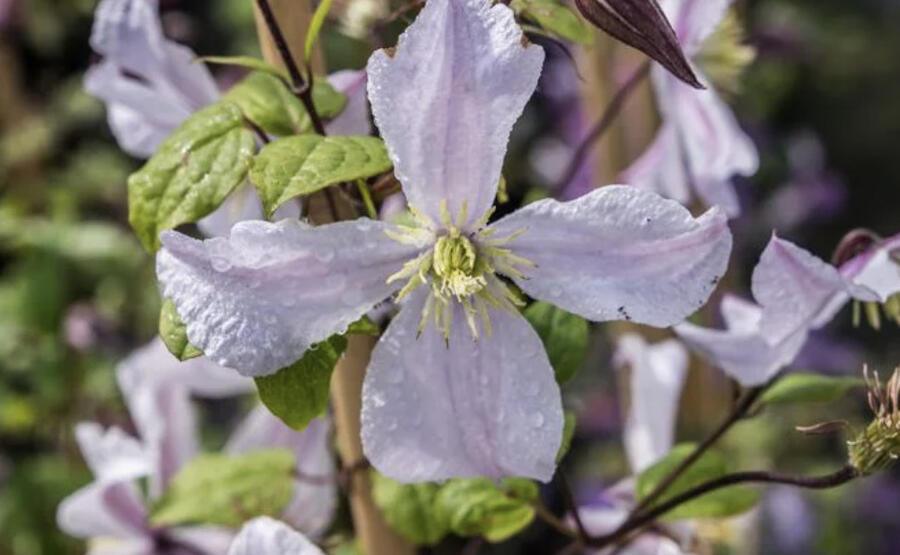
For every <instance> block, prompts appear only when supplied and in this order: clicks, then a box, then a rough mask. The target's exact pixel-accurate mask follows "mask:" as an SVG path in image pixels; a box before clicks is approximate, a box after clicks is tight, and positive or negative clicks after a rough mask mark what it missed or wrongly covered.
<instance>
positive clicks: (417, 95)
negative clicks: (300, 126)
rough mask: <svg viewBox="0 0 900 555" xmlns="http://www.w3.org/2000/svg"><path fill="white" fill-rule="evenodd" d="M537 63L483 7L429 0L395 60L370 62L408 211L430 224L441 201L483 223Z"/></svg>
mask: <svg viewBox="0 0 900 555" xmlns="http://www.w3.org/2000/svg"><path fill="white" fill-rule="evenodd" d="M543 60H544V51H543V50H542V49H541V48H540V47H538V46H533V45H526V44H525V41H524V39H523V36H522V31H521V29H520V28H519V26H518V24H517V23H516V22H515V18H514V17H513V12H512V11H511V10H510V9H509V8H508V7H507V6H505V5H503V4H499V3H498V4H495V5H493V6H491V3H490V2H489V1H488V0H438V1H434V2H426V4H425V8H424V9H423V10H422V11H421V12H420V13H419V15H418V17H417V18H416V20H415V21H414V22H413V23H412V25H410V26H409V27H408V28H407V29H406V31H405V32H404V33H403V35H401V37H400V41H399V43H398V44H397V48H396V51H395V52H393V54H390V53H388V52H387V51H385V50H379V51H377V52H375V53H374V54H373V55H372V57H371V58H369V64H368V74H369V85H368V89H369V101H370V102H371V103H372V111H373V113H374V115H375V122H376V124H377V125H378V129H379V130H380V131H381V135H382V136H383V137H384V140H385V142H386V143H387V148H388V152H389V153H390V156H391V159H392V160H393V161H394V170H395V172H396V174H397V178H398V179H399V180H400V182H401V183H402V184H403V191H404V192H405V193H406V197H407V199H409V202H410V204H412V205H413V206H415V207H416V208H418V209H419V210H420V211H421V212H423V213H424V214H426V215H427V216H429V217H431V219H432V220H434V221H435V222H440V221H441V220H440V204H441V201H442V200H444V199H446V201H447V206H448V208H449V210H450V214H451V215H452V216H453V217H454V218H455V217H457V216H458V215H459V213H460V210H461V207H462V204H463V202H466V203H467V207H468V219H467V222H466V223H467V224H471V223H473V222H475V221H477V220H478V219H479V218H481V216H482V215H483V214H484V213H485V212H486V211H487V210H488V208H489V207H490V206H491V205H492V204H493V202H494V196H495V194H496V191H497V184H498V182H499V180H500V170H501V166H502V164H503V158H504V156H505V155H506V147H507V143H508V141H509V134H510V131H511V130H512V126H513V124H514V123H515V121H516V120H517V119H518V118H519V115H520V114H521V113H522V109H523V108H524V106H525V103H526V102H527V101H528V99H529V98H530V97H531V94H532V93H533V92H534V89H535V86H536V85H537V80H538V76H539V75H540V72H541V64H542V63H543Z"/></svg>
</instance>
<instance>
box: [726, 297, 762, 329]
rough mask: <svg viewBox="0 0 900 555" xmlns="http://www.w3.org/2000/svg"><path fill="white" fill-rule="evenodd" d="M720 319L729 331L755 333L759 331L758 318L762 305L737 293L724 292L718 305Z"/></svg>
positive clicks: (760, 315)
mask: <svg viewBox="0 0 900 555" xmlns="http://www.w3.org/2000/svg"><path fill="white" fill-rule="evenodd" d="M719 311H720V312H721V313H722V319H723V320H724V321H725V325H726V326H727V327H728V330H729V331H732V332H736V333H756V332H757V331H759V320H760V318H762V307H761V306H759V305H758V304H756V303H752V302H750V301H748V300H745V299H742V298H740V297H738V296H737V295H732V294H731V293H726V294H725V295H724V296H723V297H722V304H721V305H720V306H719Z"/></svg>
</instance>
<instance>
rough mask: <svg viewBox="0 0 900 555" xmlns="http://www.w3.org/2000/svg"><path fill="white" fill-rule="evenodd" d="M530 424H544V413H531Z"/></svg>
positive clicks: (537, 425)
mask: <svg viewBox="0 0 900 555" xmlns="http://www.w3.org/2000/svg"><path fill="white" fill-rule="evenodd" d="M531 425H532V426H534V427H535V428H540V427H541V426H543V425H544V415H543V414H542V413H540V412H536V413H534V414H532V415H531Z"/></svg>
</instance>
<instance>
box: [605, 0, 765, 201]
mask: <svg viewBox="0 0 900 555" xmlns="http://www.w3.org/2000/svg"><path fill="white" fill-rule="evenodd" d="M731 4H732V0H662V1H660V7H662V9H663V11H664V12H665V13H666V16H667V17H668V19H669V21H670V22H672V26H673V28H674V29H675V32H676V34H677V35H678V40H679V42H680V43H681V46H682V48H683V49H684V52H685V54H686V55H687V56H688V57H689V58H691V59H692V62H693V63H694V66H695V68H694V70H695V73H696V74H697V77H698V78H699V79H700V81H701V82H702V83H703V84H704V86H705V87H706V88H705V89H699V90H698V89H695V88H693V87H691V86H689V85H686V84H685V83H683V82H682V81H681V80H679V79H678V78H677V77H675V76H674V75H672V74H670V73H669V72H667V71H666V70H665V69H664V68H663V67H662V66H655V67H654V68H653V69H652V73H651V79H652V81H653V89H654V92H655V93H656V99H657V104H658V107H659V111H660V113H661V116H662V120H663V122H662V126H661V127H660V129H659V131H658V133H657V135H656V138H655V139H654V140H653V143H652V144H651V145H650V146H649V147H648V148H647V151H646V152H645V153H644V154H643V155H642V156H641V157H640V158H638V160H637V161H635V162H634V163H633V164H632V165H631V167H629V168H628V169H627V170H625V172H624V173H623V174H622V179H623V180H624V181H625V182H626V183H630V184H632V185H635V186H639V187H645V188H647V189H650V190H652V191H657V192H658V193H660V194H662V195H663V196H665V197H667V198H671V199H675V200H677V201H679V202H682V203H683V204H688V203H690V201H691V192H690V188H693V189H694V192H695V193H696V195H697V196H699V197H700V199H701V200H702V201H703V202H704V203H705V204H706V205H707V206H720V207H721V208H722V209H723V210H725V212H726V213H727V214H728V215H729V216H736V215H737V214H738V213H739V212H740V205H739V204H738V198H737V194H736V193H735V191H734V187H733V185H732V184H731V179H732V178H733V177H734V176H735V175H744V176H746V175H752V174H754V173H756V170H757V168H758V167H759V156H758V154H757V152H756V147H755V146H754V145H753V142H752V141H751V140H750V138H749V137H748V136H747V135H746V133H744V132H743V131H742V130H741V128H740V126H739V125H738V122H737V120H736V118H735V117H734V114H733V113H732V112H731V109H730V108H729V107H728V106H727V105H726V104H725V102H723V101H722V99H721V98H720V97H719V96H718V94H716V92H715V90H714V89H713V87H712V84H711V83H710V82H709V81H708V79H707V78H706V77H705V76H704V75H703V72H702V71H701V68H700V67H699V64H697V59H698V56H699V54H700V53H701V50H702V49H703V47H704V43H705V42H706V41H707V40H708V39H709V38H710V36H711V35H713V33H714V31H715V30H716V28H717V26H718V25H720V24H722V22H723V21H724V20H725V18H726V14H727V11H728V9H729V8H730V6H731ZM731 46H732V48H734V45H731ZM735 62H740V60H736V61H735Z"/></svg>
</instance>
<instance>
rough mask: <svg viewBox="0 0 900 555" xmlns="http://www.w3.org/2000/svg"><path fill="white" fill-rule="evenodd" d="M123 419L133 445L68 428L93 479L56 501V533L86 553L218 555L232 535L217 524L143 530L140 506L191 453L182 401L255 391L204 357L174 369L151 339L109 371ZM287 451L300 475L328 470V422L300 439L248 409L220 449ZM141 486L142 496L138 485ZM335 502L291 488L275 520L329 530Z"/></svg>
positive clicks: (89, 429)
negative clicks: (81, 544) (81, 542)
mask: <svg viewBox="0 0 900 555" xmlns="http://www.w3.org/2000/svg"><path fill="white" fill-rule="evenodd" d="M116 373H117V377H118V380H119V385H120V387H121V389H122V392H123V395H124V397H125V402H126V405H127V406H128V409H129V412H130V413H131V418H132V420H133V422H134V424H135V427H136V428H137V431H138V437H132V436H129V435H128V434H126V433H125V432H124V431H122V430H121V429H119V428H116V427H113V428H109V429H107V430H104V429H103V428H102V427H101V426H99V425H98V424H95V423H81V424H79V425H78V426H77V427H76V429H75V437H76V439H77V441H78V445H79V447H80V449H81V452H82V454H83V456H84V459H85V461H86V462H87V464H88V467H89V468H90V470H91V472H92V473H93V474H94V478H95V479H94V481H93V482H92V483H90V484H88V485H87V486H85V487H83V488H82V489H80V490H78V491H77V492H75V493H73V494H72V495H70V496H69V497H67V498H66V499H64V500H63V501H62V503H60V505H59V508H58V510H57V523H58V524H59V527H60V528H61V529H62V530H64V531H65V532H66V533H68V534H71V535H72V536H76V537H80V538H86V539H88V540H89V545H90V553H98V554H99V553H103V554H107V555H114V554H115V555H128V554H134V553H142V554H157V553H159V554H162V553H171V552H173V551H172V550H177V549H179V548H181V549H183V550H185V551H186V552H190V553H204V554H209V555H219V554H221V553H224V552H225V551H226V550H227V549H228V546H229V544H230V543H231V540H232V537H233V533H232V532H231V531H230V530H227V529H224V528H221V527H216V526H183V527H173V528H166V529H159V528H153V527H151V525H150V524H149V520H148V519H149V510H148V507H149V506H150V505H149V504H151V503H153V501H154V500H156V499H158V498H159V496H160V495H161V494H162V492H163V491H164V490H165V487H166V485H167V484H168V483H169V481H170V480H171V479H172V477H173V476H174V475H175V474H176V473H177V472H178V470H179V469H180V468H181V467H182V466H183V465H184V464H186V463H188V462H189V461H190V460H191V459H192V458H194V456H196V455H197V454H198V453H199V442H198V438H197V425H196V416H195V414H194V407H193V405H192V401H191V396H192V395H196V396H201V397H208V398H218V397H228V396H232V395H238V394H242V393H248V392H252V391H253V390H254V385H253V381H252V380H250V379H247V378H243V377H241V376H238V375H236V374H235V373H234V372H232V371H231V370H228V369H226V368H222V367H221V366H218V365H216V364H214V363H212V362H211V361H209V360H208V359H206V358H203V357H201V358H196V359H191V360H189V361H186V362H180V361H178V360H177V359H176V358H175V357H174V356H172V354H170V353H169V352H168V351H167V350H166V348H165V346H164V345H163V344H162V342H161V341H160V340H159V339H156V340H154V341H153V342H151V343H150V344H149V345H148V346H146V347H143V348H141V349H139V350H137V351H136V352H135V353H134V354H133V355H131V356H130V357H129V358H128V359H126V360H125V361H124V362H123V363H122V364H120V365H119V367H118V368H117V370H116ZM266 448H287V449H290V450H292V451H293V452H294V454H295V456H296V457H297V468H298V471H299V472H302V473H303V474H304V475H313V476H328V475H329V474H330V473H332V472H333V471H334V461H333V458H332V454H331V451H330V449H329V433H328V423H327V422H326V421H325V420H323V419H318V420H314V421H313V422H312V423H311V424H310V425H309V426H308V427H307V429H306V430H304V432H303V433H298V432H295V431H293V430H291V429H289V428H287V427H286V426H285V425H284V424H283V423H282V422H281V421H280V420H278V419H277V418H275V417H274V416H272V415H271V414H270V413H269V412H268V411H267V410H265V409H264V408H257V409H256V410H255V411H254V412H252V413H251V414H250V416H248V417H247V419H246V420H245V422H244V423H243V424H242V425H241V426H240V427H239V428H238V429H237V430H236V431H235V433H234V434H233V435H232V437H231V439H230V441H229V443H228V445H227V446H226V447H225V450H226V451H227V452H229V453H236V454H237V453H247V452H250V451H253V450H256V449H266ZM142 478H146V479H147V480H148V485H149V487H148V491H147V495H146V496H145V495H143V494H142V493H141V488H140V487H139V485H138V483H137V480H140V479H142ZM336 504H337V490H336V485H335V484H311V483H308V482H301V481H297V482H296V483H295V490H294V497H293V499H292V500H291V502H290V503H289V505H288V507H287V508H286V509H285V510H284V512H283V514H282V518H283V519H284V520H286V521H288V522H290V523H291V524H292V525H294V526H296V527H298V528H299V529H301V530H303V531H304V532H306V533H309V534H315V533H319V532H321V531H323V530H324V528H325V527H326V526H327V525H328V522H329V521H330V519H331V517H332V515H333V513H334V510H335V508H336Z"/></svg>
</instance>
